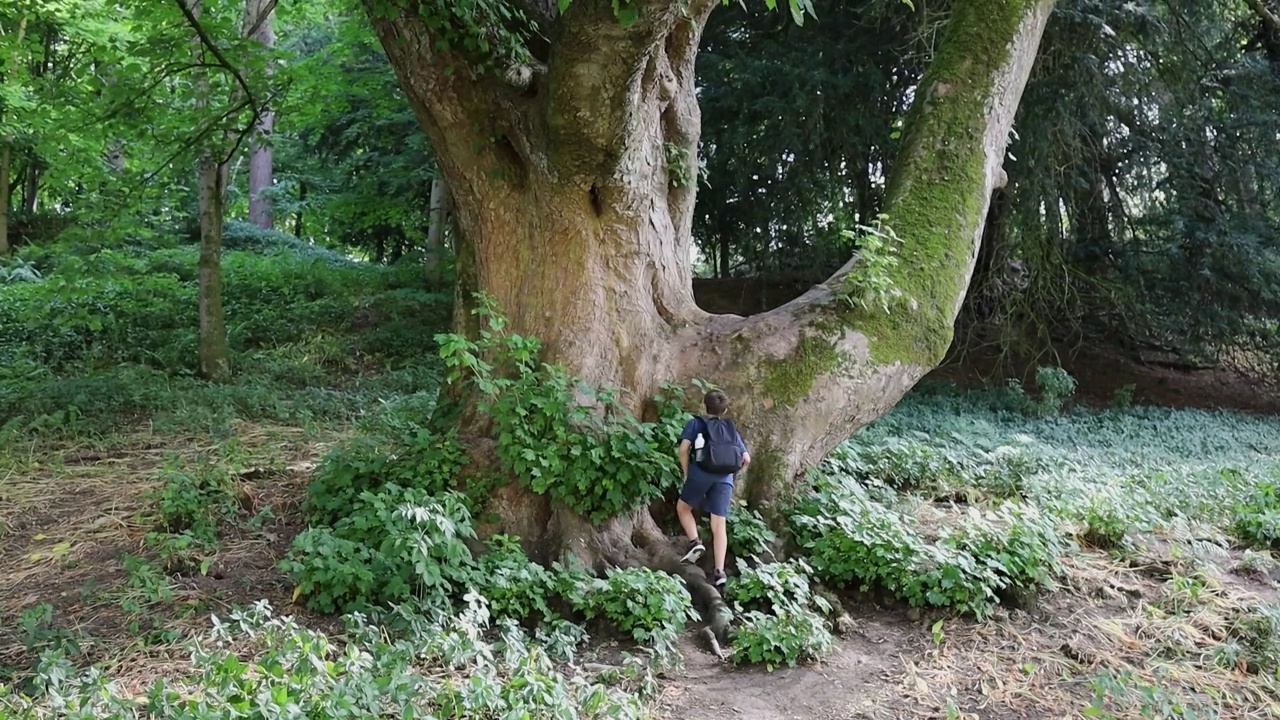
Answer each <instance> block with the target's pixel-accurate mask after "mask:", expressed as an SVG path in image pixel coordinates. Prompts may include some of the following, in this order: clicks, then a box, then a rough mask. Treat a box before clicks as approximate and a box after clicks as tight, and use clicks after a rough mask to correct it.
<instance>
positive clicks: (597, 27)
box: [373, 0, 1053, 564]
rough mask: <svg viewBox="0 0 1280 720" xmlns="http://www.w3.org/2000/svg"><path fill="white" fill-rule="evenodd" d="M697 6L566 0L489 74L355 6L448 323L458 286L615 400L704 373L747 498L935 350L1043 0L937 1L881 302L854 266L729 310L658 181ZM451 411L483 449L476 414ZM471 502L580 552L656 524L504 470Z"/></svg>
mask: <svg viewBox="0 0 1280 720" xmlns="http://www.w3.org/2000/svg"><path fill="white" fill-rule="evenodd" d="M716 4H717V3H716V2H715V0H690V2H688V3H669V2H663V1H662V0H639V1H638V2H637V3H636V9H637V12H638V19H637V20H636V21H635V22H634V23H631V24H625V25H624V24H621V23H619V22H618V21H617V20H616V19H615V18H614V16H613V13H612V11H611V3H609V2H605V1H604V0H574V2H573V3H572V4H571V5H570V6H569V8H568V10H567V11H566V12H565V14H564V15H563V16H561V17H559V18H558V19H556V20H555V21H554V32H553V33H552V37H553V42H552V45H551V50H550V55H549V57H548V59H547V63H546V67H545V69H544V68H541V67H540V66H534V67H532V68H528V67H525V68H519V67H518V68H513V69H512V70H510V71H508V72H507V73H505V74H504V76H503V77H502V78H499V77H495V74H492V73H491V74H482V75H480V76H479V77H473V76H472V75H471V74H470V73H467V72H458V71H457V70H456V68H457V66H458V64H460V63H464V62H465V59H463V58H461V57H459V56H458V55H455V54H452V52H451V51H449V50H442V49H440V48H441V45H440V44H438V43H435V42H433V41H432V35H431V32H430V31H429V30H428V24H427V23H425V22H424V21H423V20H422V18H420V17H419V16H418V15H416V14H415V13H414V11H412V10H410V11H405V12H403V13H399V11H397V12H398V14H396V15H393V16H391V17H387V16H385V15H382V14H380V13H373V15H374V21H375V27H376V29H377V32H378V34H379V36H380V38H381V40H382V44H383V46H384V48H385V49H386V52H387V54H388V56H389V58H390V60H391V63H392V65H393V67H394V68H395V70H396V72H397V74H398V75H399V78H400V80H401V83H402V86H403V87H404V89H405V91H406V93H407V94H408V96H409V99H410V101H411V103H412V105H413V107H414V109H415V111H416V112H417V114H418V117H419V119H420V120H421V122H422V124H423V125H424V127H425V128H426V130H427V132H428V134H429V135H430V137H431V140H432V144H433V147H434V149H435V151H436V155H437V157H438V160H439V164H440V168H441V170H442V172H443V173H444V176H445V178H446V180H447V182H448V184H449V187H450V190H451V191H452V194H453V203H454V212H455V213H456V216H457V220H458V227H459V230H460V236H459V238H458V240H457V247H456V252H457V261H458V283H459V288H458V292H459V301H460V302H459V309H458V311H457V312H458V314H457V317H456V321H457V324H458V327H459V329H460V331H463V332H470V331H472V330H473V328H472V327H471V326H470V324H469V323H471V322H474V320H473V319H472V318H471V317H470V315H469V313H468V312H467V308H468V307H469V302H468V301H469V297H470V295H469V293H471V292H472V291H475V290H481V291H484V292H486V293H488V294H489V295H491V296H492V297H493V298H495V299H496V300H497V302H498V303H499V305H500V306H501V308H502V310H503V311H504V312H505V313H506V314H507V316H508V319H509V320H510V327H511V329H512V330H513V331H515V332H519V333H522V334H530V335H534V336H537V337H538V338H540V339H541V340H542V341H543V343H544V345H545V350H546V359H548V360H551V361H555V362H559V363H561V364H563V365H564V366H565V367H566V368H567V369H568V370H569V371H571V372H572V373H574V374H575V375H577V376H578V377H580V378H581V379H583V380H585V381H586V382H588V383H591V384H594V385H612V386H616V387H618V388H620V389H621V391H622V397H623V399H624V402H625V403H626V404H627V405H628V406H629V407H630V409H631V410H633V411H635V412H636V413H637V414H642V413H644V412H645V411H646V399H647V398H649V397H651V396H652V395H653V394H654V393H655V392H656V391H658V390H659V387H660V385H661V384H662V383H664V382H668V381H675V382H678V383H681V384H683V385H684V386H686V387H689V381H690V380H691V379H693V378H703V379H706V380H709V381H711V382H714V383H716V384H717V385H719V386H721V387H723V388H725V389H726V390H727V391H728V393H729V395H730V397H731V398H732V402H733V405H732V408H731V411H730V412H731V414H732V416H733V417H734V418H735V419H736V420H737V421H738V425H739V427H740V428H741V429H742V432H743V435H744V436H745V437H746V439H747V442H748V443H749V445H750V446H751V449H752V455H753V456H754V462H753V464H752V466H751V469H750V471H749V472H747V473H745V477H743V478H741V479H740V482H739V487H740V492H741V491H745V493H746V495H747V497H748V500H749V501H752V502H755V503H758V504H760V505H761V506H763V507H766V508H767V507H768V506H770V505H771V504H772V503H773V501H774V500H776V499H777V498H778V497H779V495H780V494H781V493H783V492H784V491H786V490H787V489H788V488H790V487H792V486H793V484H794V482H795V481H796V480H797V479H800V478H802V477H803V475H804V473H805V471H806V470H807V469H809V468H811V467H813V466H814V465H815V464H816V463H818V462H819V461H820V460H821V459H822V458H823V457H824V456H825V455H826V454H827V453H828V452H830V451H831V450H832V449H833V448H834V447H835V446H836V445H838V444H839V443H840V442H842V441H844V440H845V439H846V438H848V437H849V435H851V434H852V433H853V432H855V431H856V430H858V429H859V428H861V427H862V426H864V425H866V424H867V423H869V422H871V421H872V420H875V419H876V418H877V417H879V416H880V415H882V414H883V413H885V412H887V411H888V410H889V409H890V408H892V407H893V405H894V404H895V403H896V402H897V401H898V400H899V399H900V398H901V397H902V396H903V394H905V393H906V392H907V390H908V389H910V388H911V387H912V386H913V385H914V384H915V383H916V382H917V381H918V380H919V379H920V378H921V377H922V376H923V375H924V374H925V373H926V372H927V371H928V370H930V369H931V368H933V367H934V366H935V365H936V364H937V362H938V361H939V360H940V359H941V357H942V355H943V353H944V352H945V350H946V348H947V346H948V345H949V343H950V340H951V335H952V327H953V323H954V320H955V317H956V314H957V312H958V310H959V306H960V303H961V301H962V300H963V298H964V295H965V291H966V288H967V286H968V282H969V279H970V276H971V274H972V271H973V263H974V258H975V254H976V249H977V246H978V244H979V242H980V240H981V236H982V229H983V221H984V219H985V217H986V213H987V207H988V204H989V202H990V197H991V192H992V190H993V188H995V187H996V186H997V185H999V184H1000V183H1001V182H1002V178H1003V171H1002V169H1001V165H1002V163H1003V159H1004V155H1005V147H1006V143H1007V139H1008V137H1009V132H1010V128H1011V126H1012V124H1013V118H1014V113H1015V111H1016V109H1017V106H1018V102H1019V99H1020V97H1021V93H1022V89H1023V87H1024V84H1025V82H1026V78H1027V76H1028V74H1029V72H1030V69H1031V66H1032V63H1033V60H1034V58H1035V52H1036V48H1037V46H1038V44H1039V39H1040V36H1041V33H1042V31H1043V28H1044V24H1045V22H1046V20H1047V18H1048V15H1049V12H1050V10H1051V7H1052V5H1053V0H955V2H954V4H953V14H952V20H951V26H950V28H949V29H948V31H947V32H946V36H945V39H944V40H943V42H942V44H941V45H940V47H939V49H938V53H937V56H936V58H935V61H934V63H933V64H932V66H931V68H930V70H929V72H928V73H927V74H926V76H925V78H924V79H923V81H922V83H921V86H920V88H919V91H918V92H917V93H916V98H917V101H916V105H915V107H914V109H913V111H912V113H911V116H910V118H909V121H908V127H907V137H906V142H905V143H904V148H903V151H902V154H901V155H900V157H899V160H898V162H897V163H896V164H895V165H894V168H895V174H894V176H893V177H892V179H891V183H890V187H889V191H888V198H887V203H886V212H887V214H888V217H889V224H890V225H891V226H892V228H893V229H894V230H895V231H896V233H897V234H898V235H899V236H900V237H902V238H904V240H905V243H904V245H903V248H902V251H901V256H902V257H901V264H900V265H899V269H898V271H896V273H895V275H894V276H893V280H894V282H895V284H896V286H897V287H898V288H899V289H900V290H901V292H902V293H903V299H902V300H901V301H900V302H898V303H897V304H896V305H895V306H894V307H893V308H892V311H891V312H890V313H884V312H882V311H878V310H876V309H875V307H876V306H875V305H874V304H871V305H870V307H871V308H872V309H863V306H861V305H859V304H858V303H857V302H850V299H849V298H850V297H851V293H850V289H849V288H850V285H849V283H850V282H851V281H850V279H849V278H850V276H851V275H855V276H856V271H857V268H858V264H857V261H856V259H854V260H851V261H850V262H849V263H848V264H847V265H846V266H845V267H843V268H842V269H841V270H840V271H839V272H838V273H837V274H836V275H835V276H833V277H832V278H831V279H830V280H828V281H827V282H825V283H823V284H821V285H818V286H816V287H814V288H813V289H812V290H810V291H809V292H808V293H806V294H805V295H803V296H802V297H800V298H798V299H796V300H794V301H792V302H791V303H789V304H787V305H785V306H783V307H780V308H778V309H776V310H773V311H770V312H767V313H764V314H761V315H756V316H752V317H749V318H743V317H738V316H733V315H716V316H713V315H709V314H707V313H705V312H703V311H702V310H700V309H699V308H698V307H697V306H696V305H695V304H694V300H693V295H692V277H691V268H690V258H689V255H690V252H689V250H690V242H691V240H690V230H691V221H692V210H693V205H694V190H695V186H694V185H693V184H680V186H679V187H675V186H673V184H672V183H671V182H670V180H669V178H670V177H673V176H674V174H675V173H674V172H672V171H671V169H669V168H668V167H666V162H667V158H668V157H681V153H669V152H667V146H668V145H670V144H673V145H675V146H676V147H678V148H682V149H683V150H684V153H683V157H684V160H683V162H687V163H688V167H687V168H685V169H684V170H683V172H684V173H686V174H687V173H692V172H693V169H694V166H695V165H694V164H695V162H696V155H695V154H696V148H697V141H698V135H699V130H700V128H699V124H700V115H699V110H698V105H697V101H696V98H695V95H694V56H695V54H696V51H697V46H698V41H699V38H700V35H701V32H702V28H703V25H704V23H705V21H706V18H707V16H708V15H709V13H710V12H711V10H712V9H713V8H714V6H715V5H716ZM513 85H514V87H513ZM853 296H854V297H855V299H856V296H857V292H854V293H853ZM461 418H462V420H461V425H462V431H463V434H464V435H466V436H468V437H469V439H470V440H471V441H472V443H473V447H477V448H481V450H478V451H477V455H478V456H483V455H484V453H483V450H482V448H483V447H484V437H485V435H486V433H487V430H488V428H487V427H486V425H485V423H484V417H483V416H482V414H480V413H475V412H465V411H464V412H463V413H462V415H461ZM672 451H673V453H674V448H673V449H672ZM491 509H492V510H493V511H494V512H495V513H496V514H497V516H498V517H499V518H500V520H499V521H498V522H497V523H496V524H495V525H493V526H492V527H490V528H488V529H489V530H502V531H505V532H513V533H516V534H519V535H520V536H522V537H523V538H525V539H526V540H527V541H529V543H530V544H531V545H532V546H534V547H537V548H541V549H544V550H547V551H549V552H565V551H567V552H571V553H574V554H576V555H578V556H580V557H582V558H584V559H586V560H588V561H591V562H594V563H597V564H601V563H614V564H624V563H626V562H628V561H630V562H637V561H643V557H642V555H643V554H642V553H641V554H639V555H637V553H635V552H634V548H635V547H636V546H637V545H638V546H645V545H648V544H650V543H651V541H654V540H656V539H657V538H658V537H659V533H658V532H657V528H656V526H655V525H654V523H653V521H652V519H651V518H649V517H648V515H647V513H645V512H637V513H635V514H633V515H631V516H628V517H623V518H617V519H615V520H612V521H610V522H607V523H604V524H603V525H600V526H596V527H592V526H591V525H590V524H588V523H586V522H585V521H584V520H583V519H582V518H579V517H577V516H575V515H573V514H572V513H570V512H568V511H567V510H565V509H562V508H552V507H550V506H549V505H548V504H547V502H546V500H545V498H542V497H536V496H533V495H532V494H531V493H529V492H527V491H525V490H523V489H522V488H521V487H520V486H519V485H516V484H511V485H508V486H506V487H505V488H502V489H501V490H500V491H498V492H497V493H495V495H494V499H493V507H492V508H491Z"/></svg>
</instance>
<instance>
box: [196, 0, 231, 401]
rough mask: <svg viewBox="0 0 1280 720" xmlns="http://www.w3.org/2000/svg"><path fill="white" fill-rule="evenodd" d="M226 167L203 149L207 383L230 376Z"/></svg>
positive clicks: (202, 357) (205, 97)
mask: <svg viewBox="0 0 1280 720" xmlns="http://www.w3.org/2000/svg"><path fill="white" fill-rule="evenodd" d="M187 2H188V5H187V7H189V8H190V9H191V14H192V15H193V16H194V17H195V18H196V19H197V20H199V18H200V10H201V7H200V0H187ZM192 43H193V47H194V49H195V50H194V52H195V55H196V59H197V60H200V59H201V58H203V56H204V49H203V47H202V46H201V43H200V39H199V38H198V37H197V38H195V39H193V41H192ZM197 82H198V85H199V89H198V91H197V98H196V106H197V107H198V108H205V107H207V106H208V104H209V83H208V80H207V79H205V78H204V77H203V76H202V77H201V78H200V79H199V80H198V81H197ZM227 170H228V168H227V164H226V163H224V162H221V157H220V154H219V152H218V148H216V147H214V146H213V144H212V143H210V145H209V146H208V147H205V148H203V149H202V150H201V154H200V162H199V166H198V171H197V175H198V179H199V187H200V259H199V285H198V289H197V294H198V302H199V317H200V334H199V367H198V373H199V375H200V376H201V377H203V378H205V379H206V380H214V381H222V380H225V379H226V378H227V376H228V375H229V374H230V362H229V359H228V353H227V328H226V323H225V320H224V318H223V309H222V220H223V213H224V205H225V202H226V188H227V176H228V172H227Z"/></svg>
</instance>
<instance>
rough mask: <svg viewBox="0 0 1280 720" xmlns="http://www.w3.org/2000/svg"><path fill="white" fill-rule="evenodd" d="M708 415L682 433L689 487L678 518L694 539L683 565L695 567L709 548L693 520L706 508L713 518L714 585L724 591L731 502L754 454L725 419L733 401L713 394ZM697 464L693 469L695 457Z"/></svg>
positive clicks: (716, 392)
mask: <svg viewBox="0 0 1280 720" xmlns="http://www.w3.org/2000/svg"><path fill="white" fill-rule="evenodd" d="M702 404H703V405H704V406H705V407H706V409H707V414H706V415H703V416H698V417H694V418H693V419H692V420H690V421H689V422H688V423H687V424H686V425H685V426H684V430H683V431H682V432H681V433H680V451H679V453H680V469H681V470H683V471H684V478H685V481H684V487H683V488H682V489H681V490H680V500H679V501H678V502H677V503H676V516H677V517H679V518H680V526H681V527H682V528H684V534H685V535H686V536H687V537H688V538H689V551H688V552H686V553H685V554H684V557H681V558H680V562H685V563H693V562H697V561H698V558H700V557H702V553H704V552H706V549H707V548H706V547H705V546H704V545H703V544H702V541H701V540H699V539H698V524H697V523H696V522H695V521H694V519H693V508H694V507H695V506H698V507H701V508H702V509H703V510H706V511H707V512H709V513H710V514H711V545H712V550H713V555H714V559H715V561H716V570H715V576H714V578H713V579H712V584H714V585H715V587H716V588H717V589H719V588H722V587H724V584H725V580H726V577H725V574H724V556H725V552H726V551H727V549H728V545H729V536H728V532H727V530H726V529H725V518H727V517H728V516H729V501H730V500H732V498H733V475H734V473H735V472H737V471H739V470H742V469H744V468H746V467H747V465H749V464H750V463H751V453H748V452H747V446H746V443H744V442H743V441H742V436H741V435H739V434H738V430H737V428H736V427H734V425H733V421H731V420H728V419H726V418H725V417H724V414H725V412H726V411H727V410H728V409H729V398H728V397H726V396H725V394H724V393H722V392H720V391H719V390H712V391H711V392H709V393H707V394H706V396H705V397H703V398H702ZM691 452H692V455H693V463H690V462H689V460H690V454H691Z"/></svg>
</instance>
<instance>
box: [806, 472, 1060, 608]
mask: <svg viewBox="0 0 1280 720" xmlns="http://www.w3.org/2000/svg"><path fill="white" fill-rule="evenodd" d="M791 522H792V526H793V527H794V529H795V531H796V537H797V539H798V540H799V542H800V543H801V545H802V547H804V548H806V549H807V550H808V551H809V554H810V562H811V563H812V565H813V567H814V569H815V572H816V573H817V574H818V575H819V576H820V577H822V578H823V579H825V580H828V581H830V582H832V583H833V584H836V585H841V586H850V585H854V586H859V587H861V588H862V589H864V590H865V589H868V588H871V587H883V588H886V589H888V590H889V591H891V592H893V593H894V594H896V595H897V596H898V597H899V598H901V599H903V600H905V601H906V602H908V603H909V604H911V605H912V606H917V607H919V606H934V607H949V608H954V609H955V610H958V611H960V612H963V613H970V614H973V615H975V616H977V617H979V618H982V617H985V616H987V615H988V614H990V612H991V610H992V609H993V608H994V607H995V605H996V604H997V603H998V602H999V599H1000V594H1001V592H1002V591H1006V590H1020V591H1035V590H1038V589H1041V588H1043V587H1046V586H1047V585H1048V584H1049V582H1050V580H1051V578H1052V577H1053V576H1054V575H1055V574H1057V573H1059V572H1060V571H1061V568H1060V565H1059V563H1058V560H1057V558H1058V556H1059V554H1060V553H1061V552H1062V551H1063V549H1064V548H1063V546H1062V542H1061V539H1060V538H1059V536H1058V534H1057V531H1056V529H1055V527H1054V524H1053V522H1052V520H1051V518H1047V517H1045V516H1043V515H1042V514H1040V513H1039V512H1038V511H1036V510H1035V508H1033V507H1030V506H1026V505H1022V504H1019V503H1016V502H1012V501H1009V502H1004V503H1001V504H1000V505H999V506H997V507H996V508H994V509H992V510H987V511H979V510H977V509H976V508H971V509H970V512H969V513H968V514H967V515H965V516H963V518H962V522H959V523H956V524H954V525H951V526H948V527H946V528H944V529H943V530H942V532H941V533H940V535H939V537H938V538H937V539H936V540H935V541H934V542H929V541H927V540H926V539H925V538H924V537H923V536H922V534H921V532H920V531H919V529H918V528H917V526H916V524H915V523H914V522H913V521H912V520H910V519H909V518H907V517H905V516H903V515H902V514H900V513H899V512H897V511H895V510H893V509H891V508H889V507H886V506H884V505H882V504H881V503H879V502H876V501H875V500H873V499H872V498H871V497H870V496H869V495H868V493H867V491H866V490H865V489H864V488H862V487H861V486H860V485H858V484H857V483H856V482H854V481H852V480H850V479H847V478H837V479H825V480H823V481H821V482H820V483H819V484H818V486H817V487H816V490H815V492H814V493H813V494H812V495H811V496H809V497H807V498H805V499H804V500H803V501H802V502H801V503H800V505H799V506H798V507H797V508H796V510H795V512H794V513H793V515H792V517H791Z"/></svg>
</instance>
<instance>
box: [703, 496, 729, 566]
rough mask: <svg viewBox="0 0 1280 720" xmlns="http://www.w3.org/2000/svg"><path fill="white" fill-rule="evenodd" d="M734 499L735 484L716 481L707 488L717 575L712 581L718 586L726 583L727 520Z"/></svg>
mask: <svg viewBox="0 0 1280 720" xmlns="http://www.w3.org/2000/svg"><path fill="white" fill-rule="evenodd" d="M732 500H733V485H730V484H729V483H716V484H715V485H712V486H711V487H710V488H708V489H707V505H706V507H707V512H708V513H710V514H711V552H712V558H713V559H714V560H715V561H716V571H715V577H714V578H713V579H712V583H713V584H714V585H715V586H716V587H721V586H723V585H724V584H725V572H724V561H725V555H726V554H728V551H729V528H728V526H727V524H726V522H725V520H726V519H727V518H728V517H729V504H730V502H732Z"/></svg>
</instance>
